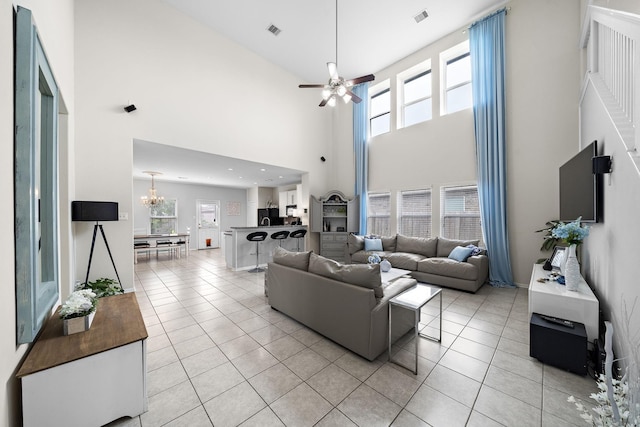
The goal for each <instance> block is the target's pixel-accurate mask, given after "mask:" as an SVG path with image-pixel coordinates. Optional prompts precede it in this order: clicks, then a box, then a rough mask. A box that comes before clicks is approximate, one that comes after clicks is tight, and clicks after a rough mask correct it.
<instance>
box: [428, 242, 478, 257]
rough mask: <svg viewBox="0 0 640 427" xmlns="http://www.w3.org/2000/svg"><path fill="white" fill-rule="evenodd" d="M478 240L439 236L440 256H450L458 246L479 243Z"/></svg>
mask: <svg viewBox="0 0 640 427" xmlns="http://www.w3.org/2000/svg"><path fill="white" fill-rule="evenodd" d="M478 242H479V241H478V240H449V239H445V238H444V237H438V255H437V256H439V257H445V258H446V257H448V256H449V254H450V253H451V251H452V250H453V249H454V248H455V247H456V246H467V245H476V246H477V245H478Z"/></svg>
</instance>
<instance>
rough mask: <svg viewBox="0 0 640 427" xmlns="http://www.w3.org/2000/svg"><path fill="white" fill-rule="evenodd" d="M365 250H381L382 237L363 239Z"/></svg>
mask: <svg viewBox="0 0 640 427" xmlns="http://www.w3.org/2000/svg"><path fill="white" fill-rule="evenodd" d="M364 250H365V251H382V239H364Z"/></svg>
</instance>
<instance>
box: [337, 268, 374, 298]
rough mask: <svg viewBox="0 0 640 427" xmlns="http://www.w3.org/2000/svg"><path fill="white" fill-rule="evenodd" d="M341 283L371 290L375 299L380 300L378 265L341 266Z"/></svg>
mask: <svg viewBox="0 0 640 427" xmlns="http://www.w3.org/2000/svg"><path fill="white" fill-rule="evenodd" d="M342 281H343V282H345V283H350V284H352V285H358V286H362V287H364V288H369V289H373V293H374V294H375V296H376V298H382V296H383V292H382V280H381V279H380V264H346V265H343V266H342Z"/></svg>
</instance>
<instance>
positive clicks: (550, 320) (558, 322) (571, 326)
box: [540, 314, 574, 328]
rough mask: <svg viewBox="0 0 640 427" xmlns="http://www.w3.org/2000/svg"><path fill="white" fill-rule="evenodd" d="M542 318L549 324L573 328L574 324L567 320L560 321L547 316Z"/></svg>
mask: <svg viewBox="0 0 640 427" xmlns="http://www.w3.org/2000/svg"><path fill="white" fill-rule="evenodd" d="M540 317H541V318H543V319H544V320H546V321H547V322H551V323H555V324H557V325H562V326H565V327H567V328H573V327H574V325H573V322H572V321H570V320H565V319H558V318H557V317H553V316H546V315H544V314H543V315H541V316H540Z"/></svg>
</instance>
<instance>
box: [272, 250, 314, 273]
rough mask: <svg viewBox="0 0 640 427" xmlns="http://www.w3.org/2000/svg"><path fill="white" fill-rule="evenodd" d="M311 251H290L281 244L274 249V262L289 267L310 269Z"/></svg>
mask: <svg viewBox="0 0 640 427" xmlns="http://www.w3.org/2000/svg"><path fill="white" fill-rule="evenodd" d="M310 254H311V251H309V252H289V251H288V250H286V249H283V248H281V247H279V246H276V249H275V250H274V251H273V262H275V263H276V264H280V265H286V266H287V267H292V268H297V269H298V270H304V271H307V270H309V255H310Z"/></svg>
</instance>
